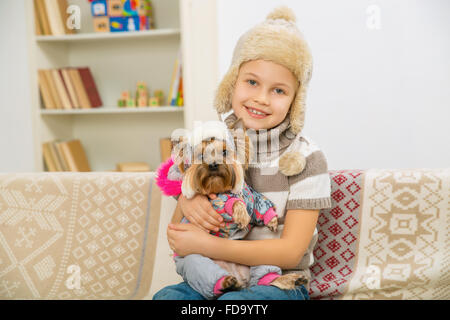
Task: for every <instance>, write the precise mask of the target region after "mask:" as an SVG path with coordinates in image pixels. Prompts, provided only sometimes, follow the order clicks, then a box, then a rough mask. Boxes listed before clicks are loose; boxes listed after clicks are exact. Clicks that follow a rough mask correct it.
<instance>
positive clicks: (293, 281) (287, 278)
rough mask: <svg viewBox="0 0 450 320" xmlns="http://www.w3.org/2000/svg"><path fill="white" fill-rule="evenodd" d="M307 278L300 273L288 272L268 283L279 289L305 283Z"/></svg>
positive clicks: (292, 287)
mask: <svg viewBox="0 0 450 320" xmlns="http://www.w3.org/2000/svg"><path fill="white" fill-rule="evenodd" d="M307 283H308V279H307V278H306V277H305V276H304V275H302V274H296V273H289V274H285V275H282V276H279V277H278V278H276V279H275V280H273V281H272V282H271V283H270V285H272V286H275V287H277V288H279V289H284V290H288V289H294V288H295V287H296V286H299V285H302V284H307Z"/></svg>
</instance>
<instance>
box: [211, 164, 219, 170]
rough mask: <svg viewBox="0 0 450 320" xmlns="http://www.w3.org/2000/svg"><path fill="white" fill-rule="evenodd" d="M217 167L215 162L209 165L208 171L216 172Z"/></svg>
mask: <svg viewBox="0 0 450 320" xmlns="http://www.w3.org/2000/svg"><path fill="white" fill-rule="evenodd" d="M218 167H219V166H218V164H217V163H215V162H213V163H211V164H209V170H217V168H218Z"/></svg>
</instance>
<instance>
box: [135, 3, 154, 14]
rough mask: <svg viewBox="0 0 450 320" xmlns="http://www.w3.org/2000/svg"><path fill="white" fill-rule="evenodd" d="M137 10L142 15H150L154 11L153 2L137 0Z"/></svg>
mask: <svg viewBox="0 0 450 320" xmlns="http://www.w3.org/2000/svg"><path fill="white" fill-rule="evenodd" d="M136 1H137V12H138V15H140V16H149V15H150V14H151V12H152V6H151V2H150V1H148V0H136Z"/></svg>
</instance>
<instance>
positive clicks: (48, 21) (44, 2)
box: [34, 0, 75, 36]
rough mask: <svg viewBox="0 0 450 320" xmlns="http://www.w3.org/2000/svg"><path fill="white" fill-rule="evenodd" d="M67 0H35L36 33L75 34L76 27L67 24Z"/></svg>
mask: <svg viewBox="0 0 450 320" xmlns="http://www.w3.org/2000/svg"><path fill="white" fill-rule="evenodd" d="M67 8H68V2H67V0H34V19H35V29H36V30H35V31H36V35H55V36H58V35H64V34H74V33H75V29H73V28H69V27H68V26H67V20H68V19H69V14H68V13H67Z"/></svg>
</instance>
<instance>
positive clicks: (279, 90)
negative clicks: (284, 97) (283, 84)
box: [275, 88, 284, 94]
mask: <svg viewBox="0 0 450 320" xmlns="http://www.w3.org/2000/svg"><path fill="white" fill-rule="evenodd" d="M275 92H276V93H277V94H284V90H283V89H279V88H276V89H275Z"/></svg>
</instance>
